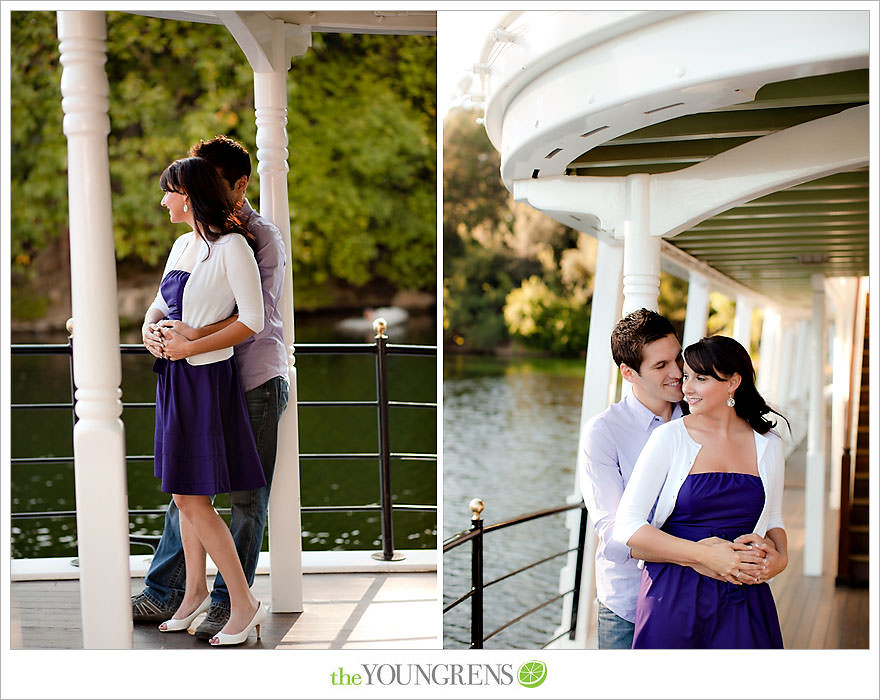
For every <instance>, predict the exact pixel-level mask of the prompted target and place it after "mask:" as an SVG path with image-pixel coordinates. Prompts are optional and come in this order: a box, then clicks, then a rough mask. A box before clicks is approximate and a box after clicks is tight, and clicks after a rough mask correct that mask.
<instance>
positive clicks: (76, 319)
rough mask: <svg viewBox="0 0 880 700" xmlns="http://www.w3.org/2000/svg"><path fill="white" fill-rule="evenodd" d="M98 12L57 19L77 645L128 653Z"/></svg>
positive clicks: (102, 23)
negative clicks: (72, 398)
mask: <svg viewBox="0 0 880 700" xmlns="http://www.w3.org/2000/svg"><path fill="white" fill-rule="evenodd" d="M106 38H107V30H106V19H105V15H104V13H103V12H80V11H76V12H73V11H61V12H58V39H59V42H60V43H59V48H60V51H61V64H62V66H64V69H63V71H62V74H61V94H62V98H63V99H62V101H61V106H62V109H63V110H64V134H65V135H66V136H67V164H68V203H69V208H70V277H71V280H70V281H71V297H72V305H73V328H74V333H73V378H74V384H75V385H76V415H77V417H78V419H79V420H78V421H77V423H76V425H75V426H74V429H73V454H74V473H75V477H76V478H75V482H76V526H77V550H78V554H79V563H80V601H81V606H82V610H81V614H82V629H83V646H84V647H85V648H86V649H130V648H131V647H132V621H131V601H130V597H131V583H130V580H129V571H128V556H129V555H128V550H129V545H128V487H127V481H126V471H125V429H124V426H123V424H122V420H120V416H121V415H122V402H121V401H120V398H121V396H122V391H121V389H120V383H121V380H122V361H121V357H120V352H119V316H118V312H117V308H116V258H115V255H114V249H113V217H112V212H111V205H110V161H109V157H108V153H107V134H109V133H110V120H109V118H108V116H107V111H108V106H109V99H108V96H109V93H110V88H109V84H108V82H107V75H106V72H105V70H104V63H105V62H106V60H107V58H106V48H107V45H106Z"/></svg>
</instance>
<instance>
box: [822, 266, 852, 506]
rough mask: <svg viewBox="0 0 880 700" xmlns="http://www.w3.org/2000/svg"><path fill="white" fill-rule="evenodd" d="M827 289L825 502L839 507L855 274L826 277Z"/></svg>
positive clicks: (848, 387)
mask: <svg viewBox="0 0 880 700" xmlns="http://www.w3.org/2000/svg"><path fill="white" fill-rule="evenodd" d="M826 284H827V286H828V291H829V293H832V292H833V293H832V294H830V296H831V298H832V301H833V303H834V341H833V342H834V350H833V353H832V361H833V363H834V364H833V380H832V386H833V387H834V394H833V397H832V404H831V454H830V456H831V472H830V478H831V483H830V486H829V490H828V506H829V507H830V508H832V509H835V510H839V509H840V478H841V473H840V460H841V458H842V457H843V448H844V445H845V444H846V443H845V440H846V434H847V425H846V407H847V402H848V400H849V394H850V391H849V389H850V386H849V382H850V362H851V360H852V347H853V330H854V323H855V310H856V295H857V293H858V280H857V279H856V278H854V277H853V278H835V279H830V280H827V282H826Z"/></svg>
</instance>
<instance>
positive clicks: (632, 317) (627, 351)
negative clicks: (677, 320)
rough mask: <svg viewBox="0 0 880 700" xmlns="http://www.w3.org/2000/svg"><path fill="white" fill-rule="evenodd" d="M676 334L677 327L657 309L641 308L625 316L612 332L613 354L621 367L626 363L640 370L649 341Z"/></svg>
mask: <svg viewBox="0 0 880 700" xmlns="http://www.w3.org/2000/svg"><path fill="white" fill-rule="evenodd" d="M667 335H672V336H675V328H673V327H672V324H671V323H670V322H669V319H667V318H666V317H665V316H661V315H660V314H658V313H657V312H656V311H649V310H648V309H639V310H638V311H633V312H632V313H631V314H628V315H626V316H624V317H623V318H622V319H620V321H618V322H617V325H616V326H615V327H614V330H613V331H612V332H611V356H612V357H613V358H614V361H615V362H616V363H617V366H618V367H620V365H622V364H626V365H627V366H629V367H632V368H633V369H634V370H635V371H636V372H638V371H639V370H640V368H641V366H642V360H643V359H644V358H643V357H642V350H643V349H644V347H645V345H647V344H648V343H653V342H654V341H655V340H660V339H661V338H665V337H666V336H667Z"/></svg>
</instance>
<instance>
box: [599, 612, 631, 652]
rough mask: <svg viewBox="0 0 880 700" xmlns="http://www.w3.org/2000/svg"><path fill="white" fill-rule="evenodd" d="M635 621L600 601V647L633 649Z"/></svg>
mask: <svg viewBox="0 0 880 700" xmlns="http://www.w3.org/2000/svg"><path fill="white" fill-rule="evenodd" d="M635 629H636V626H635V623H633V622H630V621H629V620H624V619H623V618H622V617H620V616H619V615H617V614H616V613H614V612H612V611H611V610H610V609H609V608H606V607H605V606H604V605H602V603H599V620H598V628H597V637H598V646H599V648H600V649H632V645H633V632H635Z"/></svg>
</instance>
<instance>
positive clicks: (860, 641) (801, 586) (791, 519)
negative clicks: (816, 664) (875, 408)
mask: <svg viewBox="0 0 880 700" xmlns="http://www.w3.org/2000/svg"><path fill="white" fill-rule="evenodd" d="M805 463H806V456H805V453H804V448H803V446H801V448H799V449H798V450H796V451H795V452H794V453H793V454H792V455H791V457H789V458H788V460H787V461H786V470H785V492H784V497H783V517H784V518H785V528H786V533H787V535H788V550H789V563H788V567H787V568H786V569H785V571H783V572H782V573H781V574H779V576H777V577H776V578H775V579H773V581H771V582H770V589H771V590H772V591H773V598H774V599H775V601H776V608H777V611H778V613H779V622H780V625H781V626H782V639H783V642H784V644H785V648H786V649H867V648H868V646H869V633H868V632H869V630H868V627H869V619H870V618H869V607H868V606H869V593H868V589H867V588H837V587H836V586H835V585H834V578H835V575H836V574H837V532H838V522H837V518H838V511H836V510H831V509H830V508H826V510H825V536H824V542H823V545H824V555H823V560H822V571H823V574H822V576H804V574H803V571H804V557H803V552H804V466H805Z"/></svg>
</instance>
